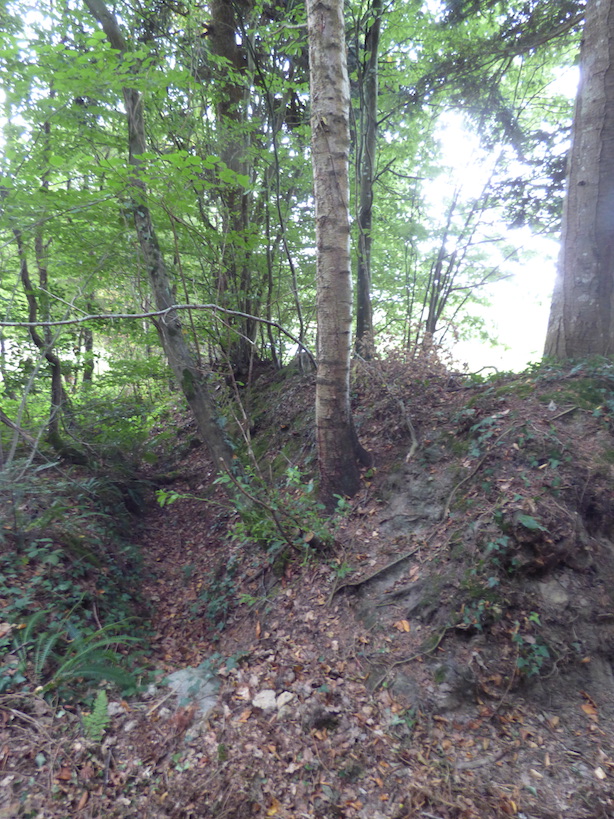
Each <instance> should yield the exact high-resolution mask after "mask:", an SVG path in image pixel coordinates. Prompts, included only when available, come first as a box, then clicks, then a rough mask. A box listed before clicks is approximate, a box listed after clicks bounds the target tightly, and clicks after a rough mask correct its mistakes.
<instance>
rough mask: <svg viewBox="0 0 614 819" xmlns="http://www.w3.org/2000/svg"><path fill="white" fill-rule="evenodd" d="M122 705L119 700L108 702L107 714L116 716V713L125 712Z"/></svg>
mask: <svg viewBox="0 0 614 819" xmlns="http://www.w3.org/2000/svg"><path fill="white" fill-rule="evenodd" d="M125 713H126V712H125V711H124V707H123V706H122V704H121V702H110V703H109V704H108V705H107V714H108V715H109V716H110V717H116V716H117V715H118V714H125Z"/></svg>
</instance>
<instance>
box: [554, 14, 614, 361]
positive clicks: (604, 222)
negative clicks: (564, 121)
mask: <svg viewBox="0 0 614 819" xmlns="http://www.w3.org/2000/svg"><path fill="white" fill-rule="evenodd" d="M544 352H545V355H546V356H550V357H552V358H555V359H558V360H564V359H570V358H580V357H583V356H587V355H604V356H611V355H613V354H614V2H613V0H589V2H588V4H587V7H586V22H585V27H584V37H583V41H582V49H581V53H580V85H579V88H578V96H577V100H576V111H575V116H574V123H573V138H572V147H571V156H570V161H569V178H568V187H567V195H566V199H565V206H564V211H563V226H562V239H561V252H560V256H559V263H558V270H557V278H556V282H555V287H554V294H553V297H552V306H551V310H550V321H549V324H548V333H547V336H546V346H545V350H544Z"/></svg>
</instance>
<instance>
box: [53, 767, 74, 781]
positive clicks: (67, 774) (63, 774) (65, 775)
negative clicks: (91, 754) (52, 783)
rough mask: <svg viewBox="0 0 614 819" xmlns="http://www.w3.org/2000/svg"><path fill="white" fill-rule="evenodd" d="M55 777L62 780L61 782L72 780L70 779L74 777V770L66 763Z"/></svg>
mask: <svg viewBox="0 0 614 819" xmlns="http://www.w3.org/2000/svg"><path fill="white" fill-rule="evenodd" d="M55 778H56V779H58V780H60V782H70V780H71V779H72V771H71V769H70V768H67V767H66V766H65V765H63V766H62V767H61V768H60V770H59V771H58V772H57V774H56V777H55Z"/></svg>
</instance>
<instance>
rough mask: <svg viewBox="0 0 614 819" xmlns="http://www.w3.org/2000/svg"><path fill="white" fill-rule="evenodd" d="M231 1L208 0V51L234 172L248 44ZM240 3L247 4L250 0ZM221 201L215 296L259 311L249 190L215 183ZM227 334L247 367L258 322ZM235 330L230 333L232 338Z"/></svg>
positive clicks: (225, 151)
mask: <svg viewBox="0 0 614 819" xmlns="http://www.w3.org/2000/svg"><path fill="white" fill-rule="evenodd" d="M236 8H237V7H236V4H235V3H234V2H232V0H211V3H210V11H211V24H210V31H209V41H210V47H211V52H212V54H214V55H215V56H217V57H221V58H223V59H224V61H225V63H224V64H223V65H221V66H220V65H218V66H217V68H216V71H215V74H214V76H215V78H216V84H217V85H218V86H219V87H218V89H217V104H216V128H217V134H218V139H219V142H218V144H217V146H216V147H217V150H218V152H219V156H220V159H222V160H223V162H224V163H225V165H226V166H227V167H228V168H229V169H230V170H231V171H233V172H234V173H236V174H238V175H244V176H245V175H248V173H249V165H248V161H247V157H248V152H249V138H248V132H247V123H246V110H247V103H248V98H247V95H246V88H245V83H244V82H243V81H241V79H240V78H241V77H242V75H244V74H245V72H246V70H247V61H248V59H249V54H248V50H247V49H246V48H245V47H243V48H241V47H240V46H239V44H238V43H237V32H238V26H237V15H236ZM243 8H244V9H245V10H247V9H248V8H249V3H246V4H245V5H244V6H243ZM220 198H221V200H222V204H223V212H222V217H223V220H224V234H225V237H226V238H225V244H224V252H223V254H222V259H221V267H222V270H221V271H220V274H219V275H218V299H219V303H220V304H221V305H222V306H225V307H229V308H231V309H235V310H240V311H242V312H244V313H250V314H252V315H253V314H254V313H256V312H257V311H258V307H259V301H260V289H261V287H262V283H261V282H258V283H257V284H258V287H257V288H254V284H255V283H254V282H253V280H252V275H251V268H250V259H249V256H250V252H249V249H248V246H249V235H248V234H249V228H250V194H249V192H248V191H247V190H246V189H245V188H244V187H242V186H241V185H240V184H238V183H223V185H222V187H221V189H220ZM226 321H227V322H228V323H229V326H230V327H231V328H233V325H234V327H235V328H236V332H232V330H231V338H230V340H229V343H228V344H227V345H226V353H227V355H228V356H229V358H230V360H231V362H232V364H233V365H234V366H235V368H236V369H237V371H238V372H240V373H242V374H244V373H246V372H247V371H248V369H249V365H250V361H251V359H252V356H253V343H252V342H253V341H254V340H255V339H256V336H257V334H258V323H257V322H255V321H254V320H253V319H237V318H234V319H227V320H226ZM233 336H234V338H233Z"/></svg>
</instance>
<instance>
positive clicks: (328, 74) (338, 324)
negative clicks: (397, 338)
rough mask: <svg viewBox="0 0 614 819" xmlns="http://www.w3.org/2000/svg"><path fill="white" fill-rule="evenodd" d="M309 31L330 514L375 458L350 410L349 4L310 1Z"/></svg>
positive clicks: (319, 408)
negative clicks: (360, 467) (364, 463)
mask: <svg viewBox="0 0 614 819" xmlns="http://www.w3.org/2000/svg"><path fill="white" fill-rule="evenodd" d="M307 30H308V36H309V67H310V87H311V150H312V162H313V176H314V196H315V203H316V246H317V314H318V374H317V379H316V440H317V446H318V458H319V466H320V496H321V498H322V501H323V502H324V503H325V504H326V505H327V506H328V507H329V508H331V507H332V506H334V496H335V495H336V494H338V495H349V496H351V495H354V494H355V493H356V492H357V490H358V488H359V486H360V474H359V470H358V461H359V459H360V460H361V461H363V460H364V461H366V460H368V456H367V454H366V453H365V452H364V450H363V449H362V448H361V447H360V446H359V444H358V440H357V437H356V433H355V431H354V425H353V422H352V414H351V409H350V354H351V344H352V277H351V270H350V219H349V180H348V153H349V145H350V131H349V111H350V87H349V81H348V73H347V62H346V52H345V36H344V26H343V0H307Z"/></svg>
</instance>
